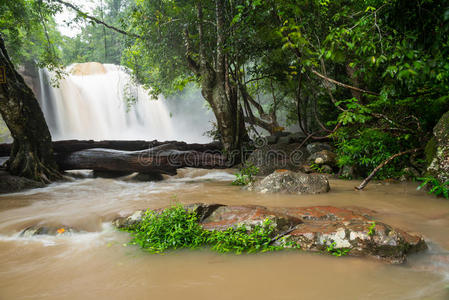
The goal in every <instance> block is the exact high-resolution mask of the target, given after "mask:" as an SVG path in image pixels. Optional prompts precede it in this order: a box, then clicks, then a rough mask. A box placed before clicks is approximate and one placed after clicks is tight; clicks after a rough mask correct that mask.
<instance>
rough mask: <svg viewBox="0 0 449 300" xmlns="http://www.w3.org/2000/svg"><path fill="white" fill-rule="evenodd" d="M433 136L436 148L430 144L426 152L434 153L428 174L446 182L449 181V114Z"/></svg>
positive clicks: (440, 122) (442, 119)
mask: <svg viewBox="0 0 449 300" xmlns="http://www.w3.org/2000/svg"><path fill="white" fill-rule="evenodd" d="M433 134H434V143H435V146H433V147H432V145H431V144H430V145H429V146H428V147H426V152H429V153H431V152H433V153H434V155H433V159H432V161H431V163H430V165H429V167H428V168H427V172H428V173H429V174H430V175H432V176H434V177H435V178H437V179H438V180H439V181H441V182H446V181H448V180H449V112H446V113H445V114H444V115H443V116H442V117H441V119H440V121H438V124H437V125H436V126H435V128H434V129H433ZM432 148H433V149H434V150H432ZM427 150H428V151H427ZM431 150H432V151H431ZM426 154H427V153H426Z"/></svg>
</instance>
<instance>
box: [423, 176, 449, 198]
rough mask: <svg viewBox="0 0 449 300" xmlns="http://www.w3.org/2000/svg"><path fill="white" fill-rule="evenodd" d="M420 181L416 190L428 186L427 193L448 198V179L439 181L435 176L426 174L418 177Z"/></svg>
mask: <svg viewBox="0 0 449 300" xmlns="http://www.w3.org/2000/svg"><path fill="white" fill-rule="evenodd" d="M418 180H420V181H422V183H421V184H420V185H419V186H418V190H420V189H422V188H423V187H428V188H429V191H428V193H429V194H431V195H435V196H444V197H445V198H446V199H449V180H448V181H446V182H440V181H439V180H438V179H437V178H435V177H433V176H426V177H422V178H418Z"/></svg>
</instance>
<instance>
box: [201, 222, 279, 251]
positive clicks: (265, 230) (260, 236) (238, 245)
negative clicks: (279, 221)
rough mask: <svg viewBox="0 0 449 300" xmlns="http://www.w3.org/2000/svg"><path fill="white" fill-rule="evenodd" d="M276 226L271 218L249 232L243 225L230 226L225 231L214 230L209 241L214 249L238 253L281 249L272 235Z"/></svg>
mask: <svg viewBox="0 0 449 300" xmlns="http://www.w3.org/2000/svg"><path fill="white" fill-rule="evenodd" d="M273 232H274V227H273V226H272V225H271V222H270V220H268V219H266V220H265V221H264V222H263V223H262V225H256V226H255V227H254V228H251V230H250V232H249V233H248V228H247V227H246V226H244V225H241V226H239V227H237V228H234V227H230V228H228V229H227V230H225V231H213V232H212V233H211V234H210V236H209V238H208V239H207V242H208V243H209V244H210V245H212V249H213V250H215V251H217V252H220V253H227V252H233V253H236V254H241V253H243V252H246V253H255V252H267V251H275V250H280V249H282V247H280V246H273V245H271V244H272V241H273V240H272V236H273Z"/></svg>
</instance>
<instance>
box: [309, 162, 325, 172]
mask: <svg viewBox="0 0 449 300" xmlns="http://www.w3.org/2000/svg"><path fill="white" fill-rule="evenodd" d="M310 168H311V169H312V170H314V171H316V172H317V173H324V169H323V167H321V166H320V165H319V164H316V163H311V164H310Z"/></svg>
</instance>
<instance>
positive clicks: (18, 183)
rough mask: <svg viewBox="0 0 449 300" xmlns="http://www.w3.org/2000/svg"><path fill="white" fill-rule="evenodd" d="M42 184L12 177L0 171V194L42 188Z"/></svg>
mask: <svg viewBox="0 0 449 300" xmlns="http://www.w3.org/2000/svg"><path fill="white" fill-rule="evenodd" d="M44 186H45V185H44V184H43V183H40V182H37V181H34V180H30V179H28V178H25V177H19V176H13V175H10V174H9V173H8V172H6V171H0V194H3V193H16V192H20V191H23V190H27V189H33V188H40V187H44Z"/></svg>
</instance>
